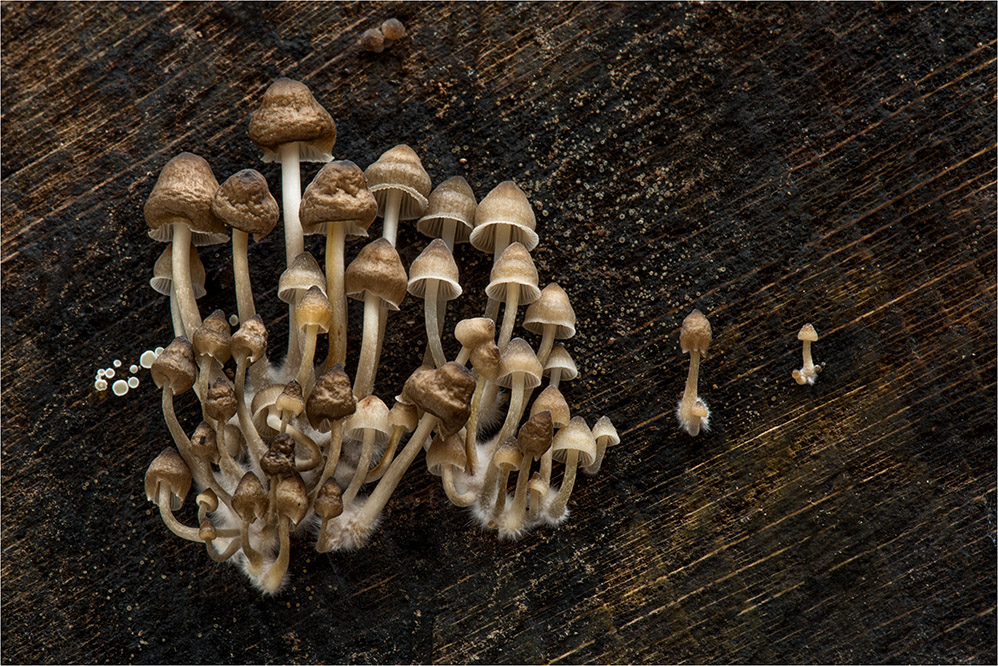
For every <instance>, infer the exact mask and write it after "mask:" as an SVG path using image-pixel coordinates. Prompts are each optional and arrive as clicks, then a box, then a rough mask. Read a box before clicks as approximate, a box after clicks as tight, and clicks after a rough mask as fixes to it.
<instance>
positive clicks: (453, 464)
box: [426, 432, 478, 506]
mask: <svg viewBox="0 0 998 666" xmlns="http://www.w3.org/2000/svg"><path fill="white" fill-rule="evenodd" d="M467 462H468V459H467V457H466V456H465V454H464V437H462V436H461V433H460V432H456V433H454V434H452V435H449V436H447V437H441V436H439V435H438V436H436V437H434V438H433V441H432V442H431V443H430V448H428V449H427V450H426V469H427V470H429V472H430V474H432V475H433V476H439V477H441V480H442V482H443V486H444V493H445V494H446V495H447V499H449V500H450V502H451V504H453V505H454V506H471V505H472V504H474V503H475V500H476V499H477V498H478V493H475V492H465V493H461V492H459V491H458V489H457V487H456V486H455V485H454V473H455V471H458V472H464V471H465V468H466V466H467Z"/></svg>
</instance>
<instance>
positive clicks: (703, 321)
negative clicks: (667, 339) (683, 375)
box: [679, 310, 712, 358]
mask: <svg viewBox="0 0 998 666" xmlns="http://www.w3.org/2000/svg"><path fill="white" fill-rule="evenodd" d="M711 338H712V335H711V331H710V322H709V321H707V318H706V317H704V316H703V313H702V312H700V311H699V310H694V311H693V312H691V313H690V314H689V315H687V316H686V319H684V320H683V327H682V328H681V329H679V348H680V349H682V350H683V353H684V354H686V353H689V352H691V351H695V352H696V353H698V354H700V355H701V356H703V357H704V358H706V357H707V348H708V347H710V341H711Z"/></svg>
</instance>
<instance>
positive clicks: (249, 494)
mask: <svg viewBox="0 0 998 666" xmlns="http://www.w3.org/2000/svg"><path fill="white" fill-rule="evenodd" d="M232 509H233V510H234V511H235V512H236V514H237V515H238V516H239V517H240V518H242V519H243V520H245V521H247V522H253V521H254V520H255V519H257V518H263V516H264V515H265V514H266V513H267V491H266V490H264V489H263V484H262V483H260V479H259V477H257V475H256V474H254V473H253V472H246V473H245V474H244V475H243V478H242V479H240V480H239V485H238V486H236V492H234V493H232Z"/></svg>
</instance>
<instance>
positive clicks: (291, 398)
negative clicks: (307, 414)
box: [274, 379, 305, 416]
mask: <svg viewBox="0 0 998 666" xmlns="http://www.w3.org/2000/svg"><path fill="white" fill-rule="evenodd" d="M274 407H276V408H277V409H279V410H281V411H288V412H291V413H292V414H293V415H295V416H298V415H299V414H301V413H302V412H303V411H305V394H304V393H302V390H301V384H299V383H298V381H297V380H295V379H292V380H291V381H290V382H288V383H287V384H285V386H284V388H283V389H282V390H281V394H280V395H278V396H277V400H276V401H274Z"/></svg>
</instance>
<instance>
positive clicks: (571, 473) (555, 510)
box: [547, 416, 596, 522]
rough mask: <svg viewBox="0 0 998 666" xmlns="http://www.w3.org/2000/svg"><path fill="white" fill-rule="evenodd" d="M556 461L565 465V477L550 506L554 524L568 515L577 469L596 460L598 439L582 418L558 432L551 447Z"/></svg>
mask: <svg viewBox="0 0 998 666" xmlns="http://www.w3.org/2000/svg"><path fill="white" fill-rule="evenodd" d="M551 451H552V452H553V454H554V459H555V460H557V461H558V462H561V463H565V477H564V478H563V479H562V481H561V487H559V488H558V493H557V494H556V495H555V496H554V499H552V500H551V504H550V506H548V512H547V515H548V518H550V519H551V520H552V521H554V522H558V521H560V520H562V519H563V518H564V517H565V516H566V515H567V511H566V507H567V505H568V498H569V497H570V496H571V495H572V488H574V487H575V473H576V469H577V468H578V467H579V466H580V465H581V466H583V467H585V466H586V465H591V464H593V461H594V460H595V459H596V439H595V438H594V437H593V432H592V430H590V429H589V426H588V425H586V421H585V419H583V418H582V417H581V416H576V417H573V418H572V420H571V421H569V423H568V425H567V426H565V427H564V428H562V429H561V430H559V431H558V434H557V435H555V437H554V443H553V444H552V445H551Z"/></svg>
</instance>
